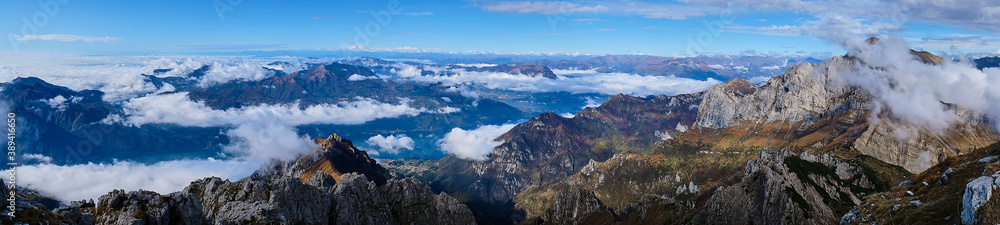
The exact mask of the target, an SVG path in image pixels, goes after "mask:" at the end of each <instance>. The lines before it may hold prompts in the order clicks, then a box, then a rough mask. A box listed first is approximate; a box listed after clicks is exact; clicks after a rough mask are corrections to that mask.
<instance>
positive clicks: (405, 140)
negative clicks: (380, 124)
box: [365, 134, 415, 154]
mask: <svg viewBox="0 0 1000 225" xmlns="http://www.w3.org/2000/svg"><path fill="white" fill-rule="evenodd" d="M365 143H366V144H368V145H371V146H373V147H377V148H378V151H380V152H385V153H389V154H398V153H399V151H400V150H403V149H406V150H413V146H414V143H415V142H414V141H413V138H410V137H408V136H406V135H405V134H400V135H389V136H382V135H381V134H379V135H375V136H372V137H370V138H368V140H366V141H365Z"/></svg>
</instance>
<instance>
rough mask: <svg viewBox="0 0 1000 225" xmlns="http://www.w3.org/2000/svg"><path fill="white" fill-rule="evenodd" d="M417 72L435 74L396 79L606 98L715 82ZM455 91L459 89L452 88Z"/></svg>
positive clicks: (591, 74)
mask: <svg viewBox="0 0 1000 225" xmlns="http://www.w3.org/2000/svg"><path fill="white" fill-rule="evenodd" d="M421 70H428V71H435V72H436V73H435V74H429V75H419V76H407V77H402V76H400V77H401V78H402V79H405V80H411V81H416V82H420V83H438V82H442V83H444V84H448V85H454V86H459V87H461V86H463V85H475V86H481V87H485V88H491V89H505V90H512V91H527V92H560V91H565V92H570V93H599V94H606V95H616V94H619V93H624V94H628V95H636V96H645V95H659V94H667V95H674V94H681V93H693V92H700V91H704V90H705V89H707V88H709V87H711V86H712V85H715V84H718V83H719V81H718V80H715V79H711V78H709V79H707V80H703V81H702V80H695V79H690V78H680V77H670V76H643V75H635V74H626V73H598V72H595V71H592V70H553V72H555V73H556V74H557V75H559V78H558V79H549V78H544V77H531V76H525V75H520V74H509V73H500V72H478V71H467V70H465V69H462V68H451V69H443V68H433V67H431V66H424V68H423V69H421ZM415 74H420V73H415ZM455 91H459V90H458V89H456V90H455Z"/></svg>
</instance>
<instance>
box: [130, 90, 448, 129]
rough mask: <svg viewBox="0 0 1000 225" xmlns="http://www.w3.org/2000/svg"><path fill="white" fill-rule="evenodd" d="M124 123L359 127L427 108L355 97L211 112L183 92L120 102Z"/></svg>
mask: <svg viewBox="0 0 1000 225" xmlns="http://www.w3.org/2000/svg"><path fill="white" fill-rule="evenodd" d="M123 110H124V112H125V116H126V118H125V121H126V123H128V124H131V125H137V126H138V125H143V124H149V123H166V124H177V125H181V126H191V127H214V126H229V125H239V124H247V123H253V122H257V121H259V118H262V117H267V118H270V117H274V118H276V119H280V120H281V121H284V122H285V123H287V124H289V125H293V126H294V125H302V124H362V123H365V122H368V121H372V120H376V119H381V118H394V117H399V116H416V115H418V114H420V113H422V112H428V110H427V109H423V108H414V107H411V106H410V105H409V100H408V99H402V100H401V101H400V104H398V105H393V104H387V103H381V102H378V101H375V100H372V99H366V98H357V99H355V100H354V101H349V102H340V103H337V104H317V105H312V106H308V107H304V108H303V107H300V105H299V104H298V103H292V104H279V105H267V104H261V105H257V106H245V107H241V108H232V109H226V110H217V109H212V108H210V107H208V106H206V105H205V104H204V103H203V102H194V101H191V100H190V99H189V98H188V97H187V92H178V93H172V94H164V95H149V96H145V97H141V98H134V99H131V100H128V101H126V102H124V103H123Z"/></svg>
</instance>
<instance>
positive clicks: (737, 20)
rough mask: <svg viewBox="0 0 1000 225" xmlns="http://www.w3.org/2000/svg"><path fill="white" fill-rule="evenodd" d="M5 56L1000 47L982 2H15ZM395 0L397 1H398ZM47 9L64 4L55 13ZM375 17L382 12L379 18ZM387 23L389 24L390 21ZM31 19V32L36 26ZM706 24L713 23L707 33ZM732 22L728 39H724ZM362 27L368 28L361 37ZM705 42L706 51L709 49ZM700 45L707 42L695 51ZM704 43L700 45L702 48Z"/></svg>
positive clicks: (5, 13) (5, 26)
mask: <svg viewBox="0 0 1000 225" xmlns="http://www.w3.org/2000/svg"><path fill="white" fill-rule="evenodd" d="M3 4H5V5H6V6H5V7H2V8H0V30H2V31H5V32H4V34H5V37H6V38H4V39H5V41H4V43H3V44H0V51H14V50H15V49H16V50H17V51H39V52H59V53H142V54H155V53H171V52H215V51H233V50H313V49H339V48H348V47H350V46H363V47H365V48H374V49H382V48H401V47H411V48H418V49H432V50H440V51H456V52H463V51H488V52H561V53H575V52H579V53H592V54H622V53H626V54H627V53H642V54H655V55H684V54H691V53H692V52H693V53H706V52H707V53H735V52H741V51H744V50H755V51H761V52H776V53H793V54H794V53H799V54H807V53H813V52H833V53H839V52H842V50H841V48H840V47H838V45H836V44H834V43H833V42H832V41H831V40H834V42H835V40H836V37H831V35H834V36H836V35H840V34H849V35H857V36H869V35H898V36H901V37H903V38H906V39H907V40H908V41H909V42H910V43H911V45H913V46H914V47H916V48H923V49H926V50H932V51H949V52H950V51H951V50H950V49H952V47H953V46H954V47H955V48H956V49H957V50H960V51H962V52H966V53H971V52H995V51H997V50H998V49H1000V43H998V40H997V38H996V37H995V32H996V31H998V30H1000V25H998V24H1000V19H998V15H995V13H990V12H991V11H995V10H997V7H996V6H989V5H988V3H984V2H982V1H964V0H959V1H956V3H953V4H942V3H920V2H919V1H913V0H868V1H853V3H840V2H837V1H804V0H761V1H749V0H731V1H726V0H679V1H676V2H674V1H656V2H652V1H625V0H608V1H584V0H567V1H482V0H475V1H468V0H466V1H462V0H454V1H416V0H398V1H397V0H376V1H295V2H294V3H290V2H285V1H263V0H242V1H240V0H232V1H230V0H217V1H204V0H203V1H194V0H179V1H99V2H94V1H86V2H85V1H75V0H40V1H6V2H4V3H3ZM394 4H395V5H394ZM42 5H49V6H50V7H48V9H52V7H51V6H53V5H57V6H58V10H57V11H56V10H47V8H46V7H43V6H42ZM372 12H375V13H376V14H378V13H379V12H384V13H383V14H378V15H381V16H378V17H376V16H373V13H372ZM386 15H388V16H386ZM25 21H27V22H25ZM706 24H710V25H708V26H706ZM715 24H721V25H722V26H721V27H722V29H721V32H715V31H716V29H713V28H710V27H714V26H713V25H715ZM359 31H360V32H359ZM698 42H700V43H698ZM692 43H697V44H692ZM693 46H694V47H693Z"/></svg>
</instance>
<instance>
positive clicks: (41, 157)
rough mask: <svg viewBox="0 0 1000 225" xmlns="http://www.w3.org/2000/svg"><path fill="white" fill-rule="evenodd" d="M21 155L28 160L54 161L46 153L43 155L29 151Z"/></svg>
mask: <svg viewBox="0 0 1000 225" xmlns="http://www.w3.org/2000/svg"><path fill="white" fill-rule="evenodd" d="M21 157H22V158H21V159H23V160H26V161H34V162H40V163H50V162H52V157H48V156H45V155H42V154H32V153H27V154H24V155H21Z"/></svg>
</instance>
